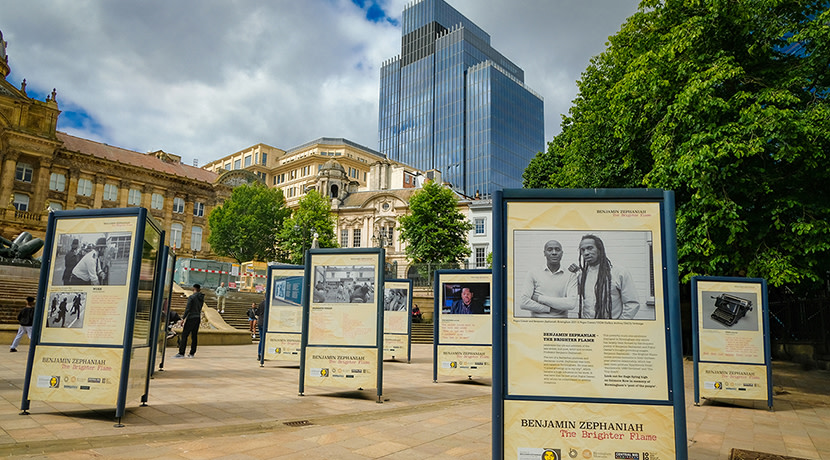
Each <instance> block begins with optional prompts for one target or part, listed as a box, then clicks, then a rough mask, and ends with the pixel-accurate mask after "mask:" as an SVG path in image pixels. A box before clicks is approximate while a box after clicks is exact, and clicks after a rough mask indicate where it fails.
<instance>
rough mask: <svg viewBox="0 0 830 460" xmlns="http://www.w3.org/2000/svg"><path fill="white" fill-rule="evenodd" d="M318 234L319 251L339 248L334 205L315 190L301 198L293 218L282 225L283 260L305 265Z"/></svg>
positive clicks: (281, 256)
mask: <svg viewBox="0 0 830 460" xmlns="http://www.w3.org/2000/svg"><path fill="white" fill-rule="evenodd" d="M315 233H316V234H317V243H318V245H319V247H321V248H336V247H338V244H337V240H336V239H335V235H334V217H333V216H332V215H331V203H330V202H329V201H328V200H327V199H326V197H324V196H322V195H320V193H319V192H317V191H316V190H309V191H308V193H306V195H305V196H303V197H302V198H300V202H299V206H298V208H297V209H296V210H295V211H294V214H293V215H292V216H291V217H290V218H288V219H286V220H285V222H284V223H283V226H282V230H281V231H280V233H279V248H280V253H281V254H280V260H281V261H283V262H288V263H292V264H302V263H303V258H304V256H305V250H306V249H309V248H311V245H312V243H313V241H314V234H315Z"/></svg>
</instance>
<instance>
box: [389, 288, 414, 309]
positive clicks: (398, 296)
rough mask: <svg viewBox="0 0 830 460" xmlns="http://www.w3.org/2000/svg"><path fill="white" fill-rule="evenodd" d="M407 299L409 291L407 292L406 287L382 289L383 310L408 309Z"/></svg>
mask: <svg viewBox="0 0 830 460" xmlns="http://www.w3.org/2000/svg"><path fill="white" fill-rule="evenodd" d="M408 299H409V293H408V292H407V289H401V288H384V289H383V309H384V310H385V311H407V310H408V309H409V306H408V305H407V300H408Z"/></svg>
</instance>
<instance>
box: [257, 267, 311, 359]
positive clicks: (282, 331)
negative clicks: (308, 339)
mask: <svg viewBox="0 0 830 460" xmlns="http://www.w3.org/2000/svg"><path fill="white" fill-rule="evenodd" d="M278 275H279V276H280V277H281V278H285V279H275V278H276V276H278ZM296 277H299V278H300V279H299V284H295V281H296V279H295V278H296ZM267 280H268V281H267V283H268V284H267V286H266V287H265V298H266V299H268V302H266V306H267V308H265V312H264V319H263V321H265V327H263V328H261V329H260V330H261V331H262V336H261V337H260V338H259V340H260V341H261V342H262V343H263V347H262V352H261V353H260V354H259V357H260V360H259V365H260V367H262V366H264V365H265V361H272V360H277V359H278V358H282V360H283V361H289V362H291V363H293V364H299V363H300V356H301V355H302V335H303V317H304V316H305V315H304V310H303V302H302V299H303V292H304V291H305V284H306V278H305V266H304V265H271V266H269V267H268V278H267ZM280 289H282V293H280ZM296 290H299V292H298V293H296V294H297V296H295V295H294V293H295V292H296ZM295 297H299V299H295ZM297 300H298V301H297ZM282 304H286V305H282ZM294 308H296V309H297V311H296V312H292V311H291V310H292V309H294ZM277 312H280V314H279V315H277V314H276V313H277ZM292 338H296V344H297V345H296V349H295V350H294V351H290V350H287V351H284V350H283V349H285V348H286V346H287V345H288V346H290V344H291V343H292V341H291V339H292ZM272 342H273V344H274V347H273V352H271V351H270V350H271V349H272V348H271V347H270V345H271V344H272ZM279 345H281V346H279ZM272 356H273V357H272ZM292 357H293V358H292Z"/></svg>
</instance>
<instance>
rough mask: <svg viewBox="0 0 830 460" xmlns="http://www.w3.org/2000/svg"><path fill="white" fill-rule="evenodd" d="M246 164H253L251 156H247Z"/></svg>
mask: <svg viewBox="0 0 830 460" xmlns="http://www.w3.org/2000/svg"><path fill="white" fill-rule="evenodd" d="M245 166H246V167H247V166H251V156H250V155H248V156H246V157H245Z"/></svg>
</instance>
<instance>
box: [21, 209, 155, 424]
mask: <svg viewBox="0 0 830 460" xmlns="http://www.w3.org/2000/svg"><path fill="white" fill-rule="evenodd" d="M118 217H136V227H135V233H134V234H133V237H132V244H133V247H132V257H133V262H132V265H131V266H130V277H129V278H130V284H129V288H128V291H129V293H130V297H129V299H128V300H127V317H126V321H125V326H124V332H123V338H122V342H121V345H120V346H119V345H99V344H87V345H81V344H76V343H51V342H50V343H48V345H51V346H67V347H77V348H118V349H121V350H123V353H122V362H121V375H120V377H119V386H118V394H117V397H116V412H115V416H116V418H118V419H119V421H120V419H121V417H122V416H123V415H124V411H125V405H126V392H127V386H128V385H127V379H128V377H129V365H130V359H131V352H130V351H132V346H133V343H132V336H133V329H134V326H135V313H136V308H137V296H136V293H137V291H138V282H139V275H140V267H141V255H142V249H143V245H144V236H145V230H146V226H147V225H148V224H149V225H152V226H153V227H154V228H155V229H156V230H157V231H158V232H159V237H160V239H159V245H160V247H159V250H161V247H162V246H163V245H164V236H165V234H164V231H163V230H161V227H160V226H159V225H158V223H156V222H155V221H154V220H153V218H152V217H151V216H150V215H149V214H148V212H147V210H146V209H145V208H114V209H76V210H71V211H56V212H53V213H50V214H49V220H48V221H47V224H46V238H45V239H46V241H45V244H44V248H43V255H44V257H43V261H42V263H41V270H40V279H39V281H38V294H37V302H36V305H35V319H34V323H33V324H32V340H31V343H30V346H29V355H28V357H27V361H26V375H25V380H24V383H23V394H22V396H21V404H20V409H21V411H22V413H24V414H26V413H28V409H29V407H30V406H31V401H30V400H29V398H28V397H29V391H30V389H31V379H32V368H33V365H34V355H35V349H36V348H37V346H39V345H41V333H40V331H41V328H42V319H41V318H42V317H43V313H44V308H45V306H46V305H45V303H46V302H45V300H46V291H47V283H48V281H49V274H50V273H51V271H52V253H53V249H54V246H55V231H56V226H57V222H58V220H62V219H106V218H118ZM158 266H159V265H158V260H157V264H156V267H155V268H156V269H158ZM156 273H158V272H156ZM154 292H155V291H154ZM154 295H155V294H154ZM153 302H155V299H153ZM44 345H46V344H44ZM143 346H144V347H151V345H150V344H146V345H143ZM148 361H151V360H148ZM148 364H149V363H148ZM149 379H150V373H149V370H148V373H147V376H146V381H145V382H144V384H145V392H144V394H143V395H142V396H141V400H142V403H143V402H146V399H147V395H148V391H147V390H148V388H149Z"/></svg>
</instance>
